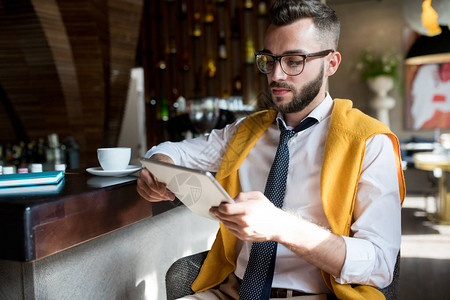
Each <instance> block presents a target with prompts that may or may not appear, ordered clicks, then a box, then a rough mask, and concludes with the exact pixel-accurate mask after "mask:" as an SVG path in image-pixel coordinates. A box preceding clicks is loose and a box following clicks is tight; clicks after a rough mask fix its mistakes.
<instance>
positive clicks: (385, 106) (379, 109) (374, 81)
mask: <svg viewBox="0 0 450 300" xmlns="http://www.w3.org/2000/svg"><path fill="white" fill-rule="evenodd" d="M367 85H368V86H369V88H370V89H371V90H372V91H373V92H374V93H375V94H376V95H375V97H374V98H372V100H371V101H370V106H371V107H372V108H373V109H374V110H375V111H376V118H377V119H378V120H379V121H381V122H383V123H384V124H386V125H387V126H388V127H389V110H390V109H392V108H393V107H394V106H395V99H394V98H392V97H390V96H388V92H389V91H390V90H392V88H393V87H394V79H393V78H392V77H391V76H385V75H380V76H377V77H373V78H370V79H368V80H367Z"/></svg>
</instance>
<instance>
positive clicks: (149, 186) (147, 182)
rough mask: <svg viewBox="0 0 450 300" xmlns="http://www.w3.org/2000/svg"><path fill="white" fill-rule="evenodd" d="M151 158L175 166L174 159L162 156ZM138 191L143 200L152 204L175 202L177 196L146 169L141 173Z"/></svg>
mask: <svg viewBox="0 0 450 300" xmlns="http://www.w3.org/2000/svg"><path fill="white" fill-rule="evenodd" d="M151 158H152V159H156V160H160V161H164V162H168V163H172V164H173V161H172V159H170V158H169V157H168V156H165V155H162V154H155V155H153V156H152V157H151ZM137 191H138V193H139V195H141V197H142V198H144V199H145V200H147V201H150V202H159V201H166V200H175V195H174V194H173V193H172V192H171V191H169V190H168V189H167V187H166V184H165V183H162V182H159V181H158V179H157V178H156V176H155V175H153V174H152V173H150V171H149V170H147V169H146V168H143V169H142V170H141V172H140V173H139V178H138V180H137Z"/></svg>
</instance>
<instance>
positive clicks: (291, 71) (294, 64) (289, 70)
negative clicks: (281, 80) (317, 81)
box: [255, 49, 334, 76]
mask: <svg viewBox="0 0 450 300" xmlns="http://www.w3.org/2000/svg"><path fill="white" fill-rule="evenodd" d="M332 52H334V50H333V49H328V50H323V51H320V52H315V53H309V54H286V55H280V56H275V55H272V54H269V53H263V52H256V53H255V60H256V65H257V66H258V69H259V70H260V71H261V73H264V74H269V73H271V72H272V71H273V69H274V68H275V62H277V61H279V62H280V65H281V69H282V70H283V72H284V73H286V74H287V75H289V76H297V75H299V74H300V73H302V72H303V70H304V69H305V64H306V59H307V58H310V57H324V56H327V55H328V54H330V53H332Z"/></svg>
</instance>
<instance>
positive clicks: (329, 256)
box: [210, 192, 346, 276]
mask: <svg viewBox="0 0 450 300" xmlns="http://www.w3.org/2000/svg"><path fill="white" fill-rule="evenodd" d="M234 200H235V203H222V204H220V205H219V206H218V207H213V208H211V209H210V212H211V213H213V214H214V215H215V216H216V217H217V218H218V219H219V220H220V221H221V222H223V224H224V225H225V226H226V227H227V228H228V230H230V232H231V233H232V234H234V235H235V236H236V237H237V238H238V239H240V240H243V241H250V242H264V241H269V240H270V241H275V242H278V243H280V244H282V245H284V246H286V247H287V248H288V249H290V250H291V251H293V252H294V253H295V254H297V255H298V256H300V257H302V258H304V259H305V260H307V261H308V262H310V263H311V264H313V265H315V266H317V267H318V268H320V269H322V270H324V271H325V272H327V273H330V274H332V275H334V276H339V275H340V273H341V270H342V266H343V265H344V261H345V255H346V249H345V247H346V246H345V241H344V239H343V238H342V237H341V236H339V235H335V234H333V233H332V232H330V231H328V230H327V229H324V228H322V227H319V226H318V225H316V224H313V223H311V222H309V221H307V220H305V219H303V218H302V217H301V216H300V215H297V214H294V213H292V212H286V211H283V210H281V209H279V208H277V207H276V206H274V205H273V204H272V202H270V201H269V200H268V199H267V198H266V197H265V196H264V194H262V193H261V192H244V193H240V194H239V195H238V196H237V197H236V198H235V199H234Z"/></svg>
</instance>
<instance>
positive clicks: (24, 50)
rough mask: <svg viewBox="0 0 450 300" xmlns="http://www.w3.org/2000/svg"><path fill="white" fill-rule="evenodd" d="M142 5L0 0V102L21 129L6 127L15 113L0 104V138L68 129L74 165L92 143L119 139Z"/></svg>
mask: <svg viewBox="0 0 450 300" xmlns="http://www.w3.org/2000/svg"><path fill="white" fill-rule="evenodd" d="M142 9H143V0H16V1H7V0H0V86H1V87H2V90H3V91H4V93H3V94H4V95H3V98H2V99H1V100H2V102H0V103H3V102H4V103H9V104H10V105H11V107H12V108H13V111H15V112H16V115H17V118H16V119H18V120H16V122H15V123H17V121H18V122H19V123H21V124H23V127H24V134H22V135H25V137H24V136H18V135H17V134H14V135H12V134H11V132H14V133H15V131H11V128H12V127H11V124H13V123H14V122H13V120H12V118H13V117H14V116H13V114H11V113H10V112H11V110H7V109H5V107H4V106H2V105H1V104H0V106H1V107H0V118H1V117H3V118H2V120H1V121H0V143H1V142H5V141H15V140H16V141H18V140H23V139H29V140H33V139H38V138H45V137H46V136H47V135H48V134H50V133H53V132H56V133H58V134H59V135H60V139H63V138H64V137H66V136H74V137H75V138H76V140H77V142H78V143H79V144H80V151H81V166H82V167H84V166H92V165H93V164H95V165H96V164H97V159H96V154H95V151H96V148H98V147H100V146H115V145H116V143H117V140H118V135H119V133H120V125H121V121H122V115H123V111H124V106H125V101H126V96H127V89H128V83H129V72H130V69H131V68H132V67H133V66H134V62H135V58H136V47H137V41H138V38H139V29H140V22H141V14H142ZM0 96H1V94H0ZM6 101H7V102H6ZM8 111H9V113H8ZM5 120H6V121H5ZM8 121H9V122H8Z"/></svg>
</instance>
